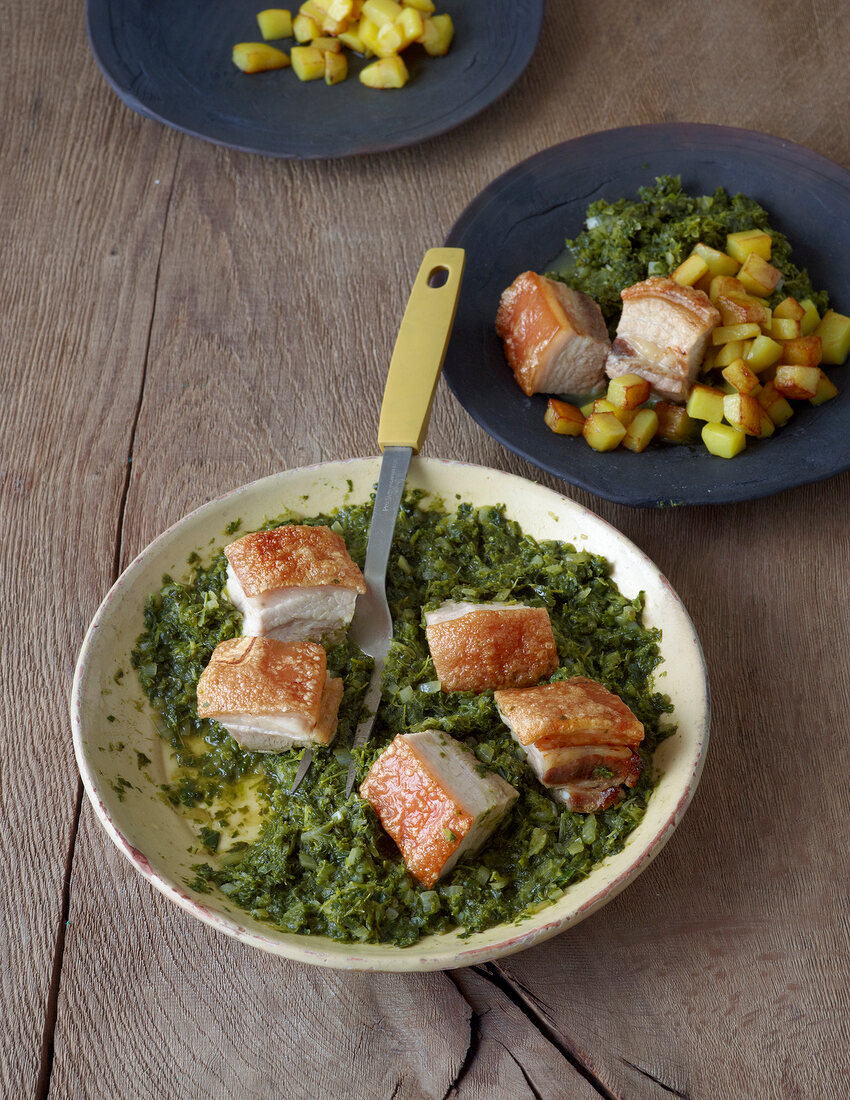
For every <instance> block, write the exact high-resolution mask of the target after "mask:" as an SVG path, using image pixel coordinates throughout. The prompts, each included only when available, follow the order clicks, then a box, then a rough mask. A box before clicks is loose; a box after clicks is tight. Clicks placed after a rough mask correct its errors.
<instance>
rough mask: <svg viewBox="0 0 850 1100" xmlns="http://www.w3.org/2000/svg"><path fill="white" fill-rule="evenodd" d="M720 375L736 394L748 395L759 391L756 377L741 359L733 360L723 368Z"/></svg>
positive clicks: (759, 387)
mask: <svg viewBox="0 0 850 1100" xmlns="http://www.w3.org/2000/svg"><path fill="white" fill-rule="evenodd" d="M721 373H722V375H723V377H724V378H725V379H726V381H727V382H729V383H730V385H732V386H734V387H735V389H736V390H737V391H738V393H747V394H750V393H755V391H756V390H759V389H761V383H760V382H759V380H758V377H757V376H756V375H755V374H754V372H753V371H751V370H750V368H749V367H748V366H747V364H746V363H745V362H744V360H743V359H735V360H734V362H732V363H730V364H729V366H728V367H724V368H723V370H722V371H721Z"/></svg>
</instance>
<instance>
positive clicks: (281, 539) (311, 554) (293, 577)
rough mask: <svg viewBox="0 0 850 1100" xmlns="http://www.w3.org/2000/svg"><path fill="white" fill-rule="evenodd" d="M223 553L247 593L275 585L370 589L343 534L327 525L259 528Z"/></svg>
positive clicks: (226, 548)
mask: <svg viewBox="0 0 850 1100" xmlns="http://www.w3.org/2000/svg"><path fill="white" fill-rule="evenodd" d="M224 553H225V554H226V556H227V560H228V561H229V562H230V565H231V566H232V568H233V572H234V573H235V575H236V576H237V577H238V578H239V583H240V585H241V587H242V591H243V592H244V594H245V596H246V597H247V598H249V599H252V598H253V597H254V596H258V595H260V593H262V592H269V591H271V590H273V589H277V588H294V587H308V588H318V587H322V586H324V585H334V586H335V587H336V586H340V587H342V588H351V589H353V590H354V591H355V592H365V591H366V582H365V581H364V580H363V574H362V573H361V572H360V570H359V569H358V568H357V566H356V565H355V563H354V562H353V561H352V560H351V555H350V554H349V553H348V550H347V548H346V545H345V542H344V540H343V539H342V537H341V536H340V535H338V534H337V533H336V531H332V530H331V529H330V528H329V527H306V526H299V525H298V524H286V525H285V526H283V527H276V528H274V530H272V531H255V532H254V533H253V534H250V535H244V536H243V537H242V538H241V539H237V540H236V541H235V542H231V543H230V545H229V546H225V548H224Z"/></svg>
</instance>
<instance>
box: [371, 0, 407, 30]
mask: <svg viewBox="0 0 850 1100" xmlns="http://www.w3.org/2000/svg"><path fill="white" fill-rule="evenodd" d="M401 10H402V9H401V5H400V4H396V2H395V0H366V2H365V4H364V5H363V8H362V11H363V15H365V16H366V18H367V19H371V20H372V22H373V23H375V24H376V26H378V27H383V25H384V24H385V23H392V22H394V21H395V20H396V19H398V17H399V16H400V15H401Z"/></svg>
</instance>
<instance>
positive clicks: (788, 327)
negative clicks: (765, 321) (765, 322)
mask: <svg viewBox="0 0 850 1100" xmlns="http://www.w3.org/2000/svg"><path fill="white" fill-rule="evenodd" d="M770 335H771V338H772V339H773V340H780V341H784V340H797V339H799V337H800V322H799V321H795V320H794V318H793V317H777V316H776V313H775V312H774V314H773V320H772V321H771V322H770Z"/></svg>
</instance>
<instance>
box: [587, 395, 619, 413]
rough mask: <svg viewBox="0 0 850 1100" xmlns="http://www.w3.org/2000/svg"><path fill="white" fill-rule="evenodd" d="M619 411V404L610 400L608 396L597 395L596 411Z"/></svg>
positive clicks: (594, 409)
mask: <svg viewBox="0 0 850 1100" xmlns="http://www.w3.org/2000/svg"><path fill="white" fill-rule="evenodd" d="M616 411H617V406H616V405H615V404H614V402H613V401H609V400H608V398H607V397H597V398H596V400H595V401H594V402H593V412H595V413H612V412H616Z"/></svg>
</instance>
